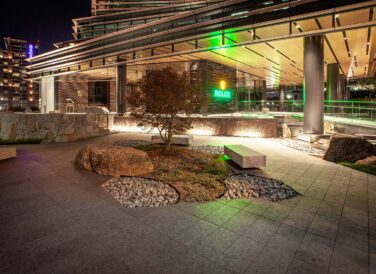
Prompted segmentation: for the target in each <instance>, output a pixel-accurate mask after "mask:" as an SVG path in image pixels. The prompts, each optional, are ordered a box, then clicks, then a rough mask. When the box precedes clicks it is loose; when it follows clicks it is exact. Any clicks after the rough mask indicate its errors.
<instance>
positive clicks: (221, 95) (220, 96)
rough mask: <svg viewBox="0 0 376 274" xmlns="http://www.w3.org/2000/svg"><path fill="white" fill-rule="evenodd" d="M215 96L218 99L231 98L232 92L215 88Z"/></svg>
mask: <svg viewBox="0 0 376 274" xmlns="http://www.w3.org/2000/svg"><path fill="white" fill-rule="evenodd" d="M213 97H214V99H217V100H231V99H232V92H231V91H230V90H219V89H215V90H214V92H213Z"/></svg>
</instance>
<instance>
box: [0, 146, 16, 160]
mask: <svg viewBox="0 0 376 274" xmlns="http://www.w3.org/2000/svg"><path fill="white" fill-rule="evenodd" d="M16 157H17V152H16V148H13V147H10V148H7V147H4V148H1V147H0V161H1V160H5V159H10V158H16Z"/></svg>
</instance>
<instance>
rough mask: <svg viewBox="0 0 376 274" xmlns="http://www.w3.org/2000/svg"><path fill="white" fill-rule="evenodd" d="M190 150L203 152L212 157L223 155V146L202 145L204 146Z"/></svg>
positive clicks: (192, 147) (193, 147)
mask: <svg viewBox="0 0 376 274" xmlns="http://www.w3.org/2000/svg"><path fill="white" fill-rule="evenodd" d="M190 149H192V150H195V151H199V152H204V153H208V154H212V155H217V154H223V153H224V147H223V146H211V145H204V146H191V147H190Z"/></svg>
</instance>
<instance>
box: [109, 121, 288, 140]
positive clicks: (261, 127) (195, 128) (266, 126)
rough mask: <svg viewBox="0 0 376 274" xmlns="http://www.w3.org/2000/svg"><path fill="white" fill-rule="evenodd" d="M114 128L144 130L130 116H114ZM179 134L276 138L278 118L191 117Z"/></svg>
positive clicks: (131, 130)
mask: <svg viewBox="0 0 376 274" xmlns="http://www.w3.org/2000/svg"><path fill="white" fill-rule="evenodd" d="M181 119H184V118H181ZM114 130H115V131H124V132H127V131H129V132H145V130H143V129H141V128H138V127H137V121H136V120H134V119H133V118H131V117H115V120H114ZM180 134H192V135H214V136H244V137H263V138H277V137H279V136H280V134H281V133H280V130H279V121H278V119H256V118H245V117H243V118H241V117H223V118H209V117H202V118H193V124H192V129H190V130H188V131H186V132H181V133H180Z"/></svg>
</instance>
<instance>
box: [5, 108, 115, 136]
mask: <svg viewBox="0 0 376 274" xmlns="http://www.w3.org/2000/svg"><path fill="white" fill-rule="evenodd" d="M113 119H114V116H113V115H98V114H24V113H3V114H0V139H3V140H21V139H28V138H37V139H42V140H43V142H45V143H52V142H71V141H77V140H82V139H87V138H90V137H96V136H102V135H106V134H109V133H110V132H109V129H108V128H111V127H112V125H113ZM107 125H108V126H107Z"/></svg>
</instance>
